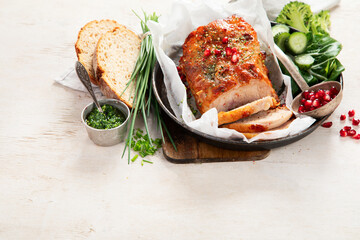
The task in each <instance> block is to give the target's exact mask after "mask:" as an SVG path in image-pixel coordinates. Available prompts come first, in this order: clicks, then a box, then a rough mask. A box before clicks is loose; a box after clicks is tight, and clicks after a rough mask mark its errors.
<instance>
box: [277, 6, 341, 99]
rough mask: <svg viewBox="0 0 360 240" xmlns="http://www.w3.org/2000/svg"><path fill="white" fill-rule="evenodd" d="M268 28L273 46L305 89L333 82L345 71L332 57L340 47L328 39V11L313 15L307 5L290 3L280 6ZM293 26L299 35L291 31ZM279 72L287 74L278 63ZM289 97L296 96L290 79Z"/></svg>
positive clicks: (297, 90) (298, 90)
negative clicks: (290, 64) (284, 56)
mask: <svg viewBox="0 0 360 240" xmlns="http://www.w3.org/2000/svg"><path fill="white" fill-rule="evenodd" d="M275 21H276V22H277V23H279V24H277V25H275V26H273V27H272V32H273V36H274V41H275V43H276V44H277V45H278V46H279V48H281V50H283V51H284V52H285V53H286V54H287V55H288V57H289V58H290V59H291V60H292V61H293V62H294V63H295V65H296V66H297V67H298V69H299V72H300V74H301V75H302V77H303V78H304V79H305V81H306V82H307V83H308V85H309V86H312V85H314V84H317V83H319V82H322V81H337V80H338V77H339V75H340V74H341V73H342V72H343V71H344V70H345V68H344V67H343V65H342V64H341V63H340V61H339V60H338V59H337V58H336V56H337V55H338V54H339V53H340V51H341V49H342V45H341V43H340V42H338V41H336V40H335V39H334V38H331V37H330V32H329V28H330V24H331V23H330V14H329V11H321V12H319V13H317V14H313V12H312V11H311V9H310V6H309V5H308V4H305V3H302V2H297V1H295V2H290V3H288V4H287V5H285V6H284V8H283V9H282V10H281V12H280V14H279V16H278V17H277V18H276V20H275ZM289 26H290V27H293V28H295V29H297V30H299V32H292V31H291V29H290V28H289ZM280 67H281V69H282V71H283V73H285V74H287V75H290V74H289V73H288V71H287V70H286V69H285V67H284V66H283V65H282V64H281V63H280ZM291 85H292V92H293V95H294V96H296V95H297V94H298V93H300V91H301V90H300V88H299V87H298V85H297V84H296V83H295V81H294V80H292V81H291Z"/></svg>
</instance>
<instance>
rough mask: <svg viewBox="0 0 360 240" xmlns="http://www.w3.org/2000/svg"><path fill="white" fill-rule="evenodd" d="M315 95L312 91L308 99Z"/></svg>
mask: <svg viewBox="0 0 360 240" xmlns="http://www.w3.org/2000/svg"><path fill="white" fill-rule="evenodd" d="M314 95H315V93H314V92H313V91H311V92H310V93H309V95H308V98H307V99H310V98H311V97H312V96H314Z"/></svg>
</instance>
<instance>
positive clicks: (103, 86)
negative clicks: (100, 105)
mask: <svg viewBox="0 0 360 240" xmlns="http://www.w3.org/2000/svg"><path fill="white" fill-rule="evenodd" d="M99 87H100V90H101V92H102V93H103V94H104V95H105V96H106V97H107V98H115V99H119V100H120V101H122V102H124V103H125V104H126V105H127V106H128V107H129V108H132V103H130V102H129V101H127V100H126V99H124V98H123V97H120V95H119V94H118V93H117V92H116V91H114V90H113V89H112V88H111V87H110V86H109V85H108V84H107V83H106V81H105V80H104V78H102V77H100V78H99Z"/></svg>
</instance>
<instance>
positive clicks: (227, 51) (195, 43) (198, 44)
mask: <svg viewBox="0 0 360 240" xmlns="http://www.w3.org/2000/svg"><path fill="white" fill-rule="evenodd" d="M264 60H265V55H264V54H263V53H261V52H260V44H259V41H258V39H257V34H256V32H255V30H254V29H253V27H252V26H251V25H250V24H248V23H247V22H246V21H245V20H244V19H243V18H241V17H238V16H235V15H234V16H231V17H229V18H227V19H219V20H216V21H213V22H211V23H209V24H208V25H206V26H201V27H199V28H197V29H196V30H195V31H193V32H191V33H190V34H189V36H188V37H187V38H186V40H185V42H184V45H183V56H182V57H181V58H180V61H179V68H178V69H179V73H180V74H182V75H183V76H184V77H185V79H186V81H187V82H188V84H189V88H190V90H191V92H192V94H193V96H194V98H195V101H196V104H197V107H198V109H199V111H200V113H201V114H203V113H205V112H206V111H207V110H209V109H210V108H213V107H215V108H216V109H217V110H218V112H221V111H223V112H225V111H228V110H231V109H234V108H237V107H239V106H242V105H245V104H247V103H250V102H253V101H256V100H258V99H261V98H264V97H266V96H270V97H273V98H275V99H276V100H278V96H277V95H276V93H275V90H274V89H273V87H272V84H271V82H270V80H269V78H268V69H267V68H266V67H265V64H264Z"/></svg>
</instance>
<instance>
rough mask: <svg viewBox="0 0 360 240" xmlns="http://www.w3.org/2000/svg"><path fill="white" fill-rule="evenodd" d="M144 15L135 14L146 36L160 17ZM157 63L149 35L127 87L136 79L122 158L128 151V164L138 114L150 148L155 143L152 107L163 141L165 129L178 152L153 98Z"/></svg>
mask: <svg viewBox="0 0 360 240" xmlns="http://www.w3.org/2000/svg"><path fill="white" fill-rule="evenodd" d="M133 12H134V11H133ZM143 13H144V19H141V17H140V16H139V15H138V14H136V12H134V14H135V15H136V16H137V17H138V18H139V19H140V21H141V28H142V31H143V34H145V33H147V32H148V31H149V28H148V26H147V22H148V21H149V20H151V21H155V22H158V18H159V17H158V16H157V15H156V13H153V14H149V15H148V14H146V13H145V12H143ZM155 62H156V55H155V51H154V46H153V44H152V36H151V35H147V36H145V37H144V39H143V40H142V42H141V48H140V54H139V56H138V59H137V61H136V64H135V68H134V71H133V73H132V75H131V78H130V80H129V82H128V83H127V86H126V88H127V87H129V86H130V85H131V83H132V82H133V81H135V79H136V84H135V96H134V103H135V104H134V106H133V108H132V109H131V118H130V127H129V133H128V136H127V139H126V145H125V148H124V151H123V154H122V157H123V156H124V154H125V151H126V149H127V150H128V163H130V160H131V158H130V149H131V148H132V147H133V146H132V145H133V144H132V142H133V135H134V127H135V120H136V117H137V114H138V113H140V114H141V115H142V117H143V119H144V124H145V130H146V134H147V136H148V137H147V141H148V144H149V145H150V146H153V141H152V139H151V137H150V133H149V128H148V123H147V117H148V116H149V114H150V108H151V106H152V109H154V114H155V117H156V122H157V126H158V128H159V130H160V133H161V138H162V141H163V142H165V140H164V134H163V130H162V128H164V129H165V132H166V133H167V134H168V136H169V139H170V141H171V143H172V145H173V146H174V148H175V150H176V151H177V149H176V146H175V143H174V141H173V139H172V137H171V136H170V133H169V131H168V129H167V127H166V125H165V123H164V120H163V119H162V118H161V115H160V109H159V105H158V102H157V101H156V99H155V98H154V97H153V96H152V95H153V91H152V84H151V74H152V72H153V69H154V65H155ZM124 91H125V90H124ZM134 150H136V149H134Z"/></svg>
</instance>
